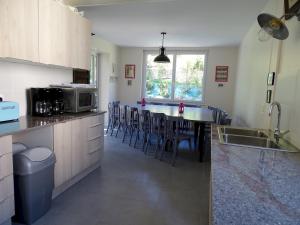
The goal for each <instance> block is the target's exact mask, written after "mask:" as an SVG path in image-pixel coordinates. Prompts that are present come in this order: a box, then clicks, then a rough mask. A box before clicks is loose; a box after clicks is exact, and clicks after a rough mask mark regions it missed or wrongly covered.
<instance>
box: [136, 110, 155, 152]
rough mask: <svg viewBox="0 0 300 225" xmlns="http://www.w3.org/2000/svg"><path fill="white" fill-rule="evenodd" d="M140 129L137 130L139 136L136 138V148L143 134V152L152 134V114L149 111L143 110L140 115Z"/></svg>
mask: <svg viewBox="0 0 300 225" xmlns="http://www.w3.org/2000/svg"><path fill="white" fill-rule="evenodd" d="M139 116H140V119H139V127H138V128H137V135H136V137H135V142H134V148H135V147H136V146H137V142H138V140H139V138H140V134H142V144H143V151H144V150H145V146H146V141H147V136H148V134H149V133H150V124H151V113H150V111H149V110H142V111H141V112H140V114H139Z"/></svg>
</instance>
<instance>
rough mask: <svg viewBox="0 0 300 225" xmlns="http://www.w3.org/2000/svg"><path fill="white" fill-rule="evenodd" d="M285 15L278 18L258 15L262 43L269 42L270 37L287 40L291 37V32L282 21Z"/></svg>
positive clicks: (265, 14)
mask: <svg viewBox="0 0 300 225" xmlns="http://www.w3.org/2000/svg"><path fill="white" fill-rule="evenodd" d="M284 16H285V15H283V16H282V17H280V18H277V17H275V16H273V15H270V14H267V13H262V14H260V15H258V17H257V21H258V24H259V26H260V27H261V30H260V31H259V32H258V38H259V40H260V41H267V40H268V39H269V38H270V37H273V38H275V39H278V40H285V39H287V38H288V36H289V30H288V28H287V27H286V25H285V24H284V22H283V21H282V19H283V18H284Z"/></svg>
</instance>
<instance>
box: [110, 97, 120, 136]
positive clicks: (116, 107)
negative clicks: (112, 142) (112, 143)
mask: <svg viewBox="0 0 300 225" xmlns="http://www.w3.org/2000/svg"><path fill="white" fill-rule="evenodd" d="M112 114H113V116H112V126H111V133H110V136H112V135H113V133H114V130H115V128H117V127H118V126H119V123H120V102H119V101H115V102H112Z"/></svg>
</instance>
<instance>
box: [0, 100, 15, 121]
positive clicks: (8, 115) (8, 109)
mask: <svg viewBox="0 0 300 225" xmlns="http://www.w3.org/2000/svg"><path fill="white" fill-rule="evenodd" d="M18 119H19V104H18V103H16V102H9V101H3V102H0V122H6V121H15V120H18Z"/></svg>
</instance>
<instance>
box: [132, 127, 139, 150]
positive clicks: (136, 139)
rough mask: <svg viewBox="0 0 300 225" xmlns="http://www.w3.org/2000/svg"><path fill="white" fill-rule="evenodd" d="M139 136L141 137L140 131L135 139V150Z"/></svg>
mask: <svg viewBox="0 0 300 225" xmlns="http://www.w3.org/2000/svg"><path fill="white" fill-rule="evenodd" d="M139 136H140V131H139V130H137V133H136V137H135V142H134V145H133V147H134V148H136V144H137V141H138V140H139Z"/></svg>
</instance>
